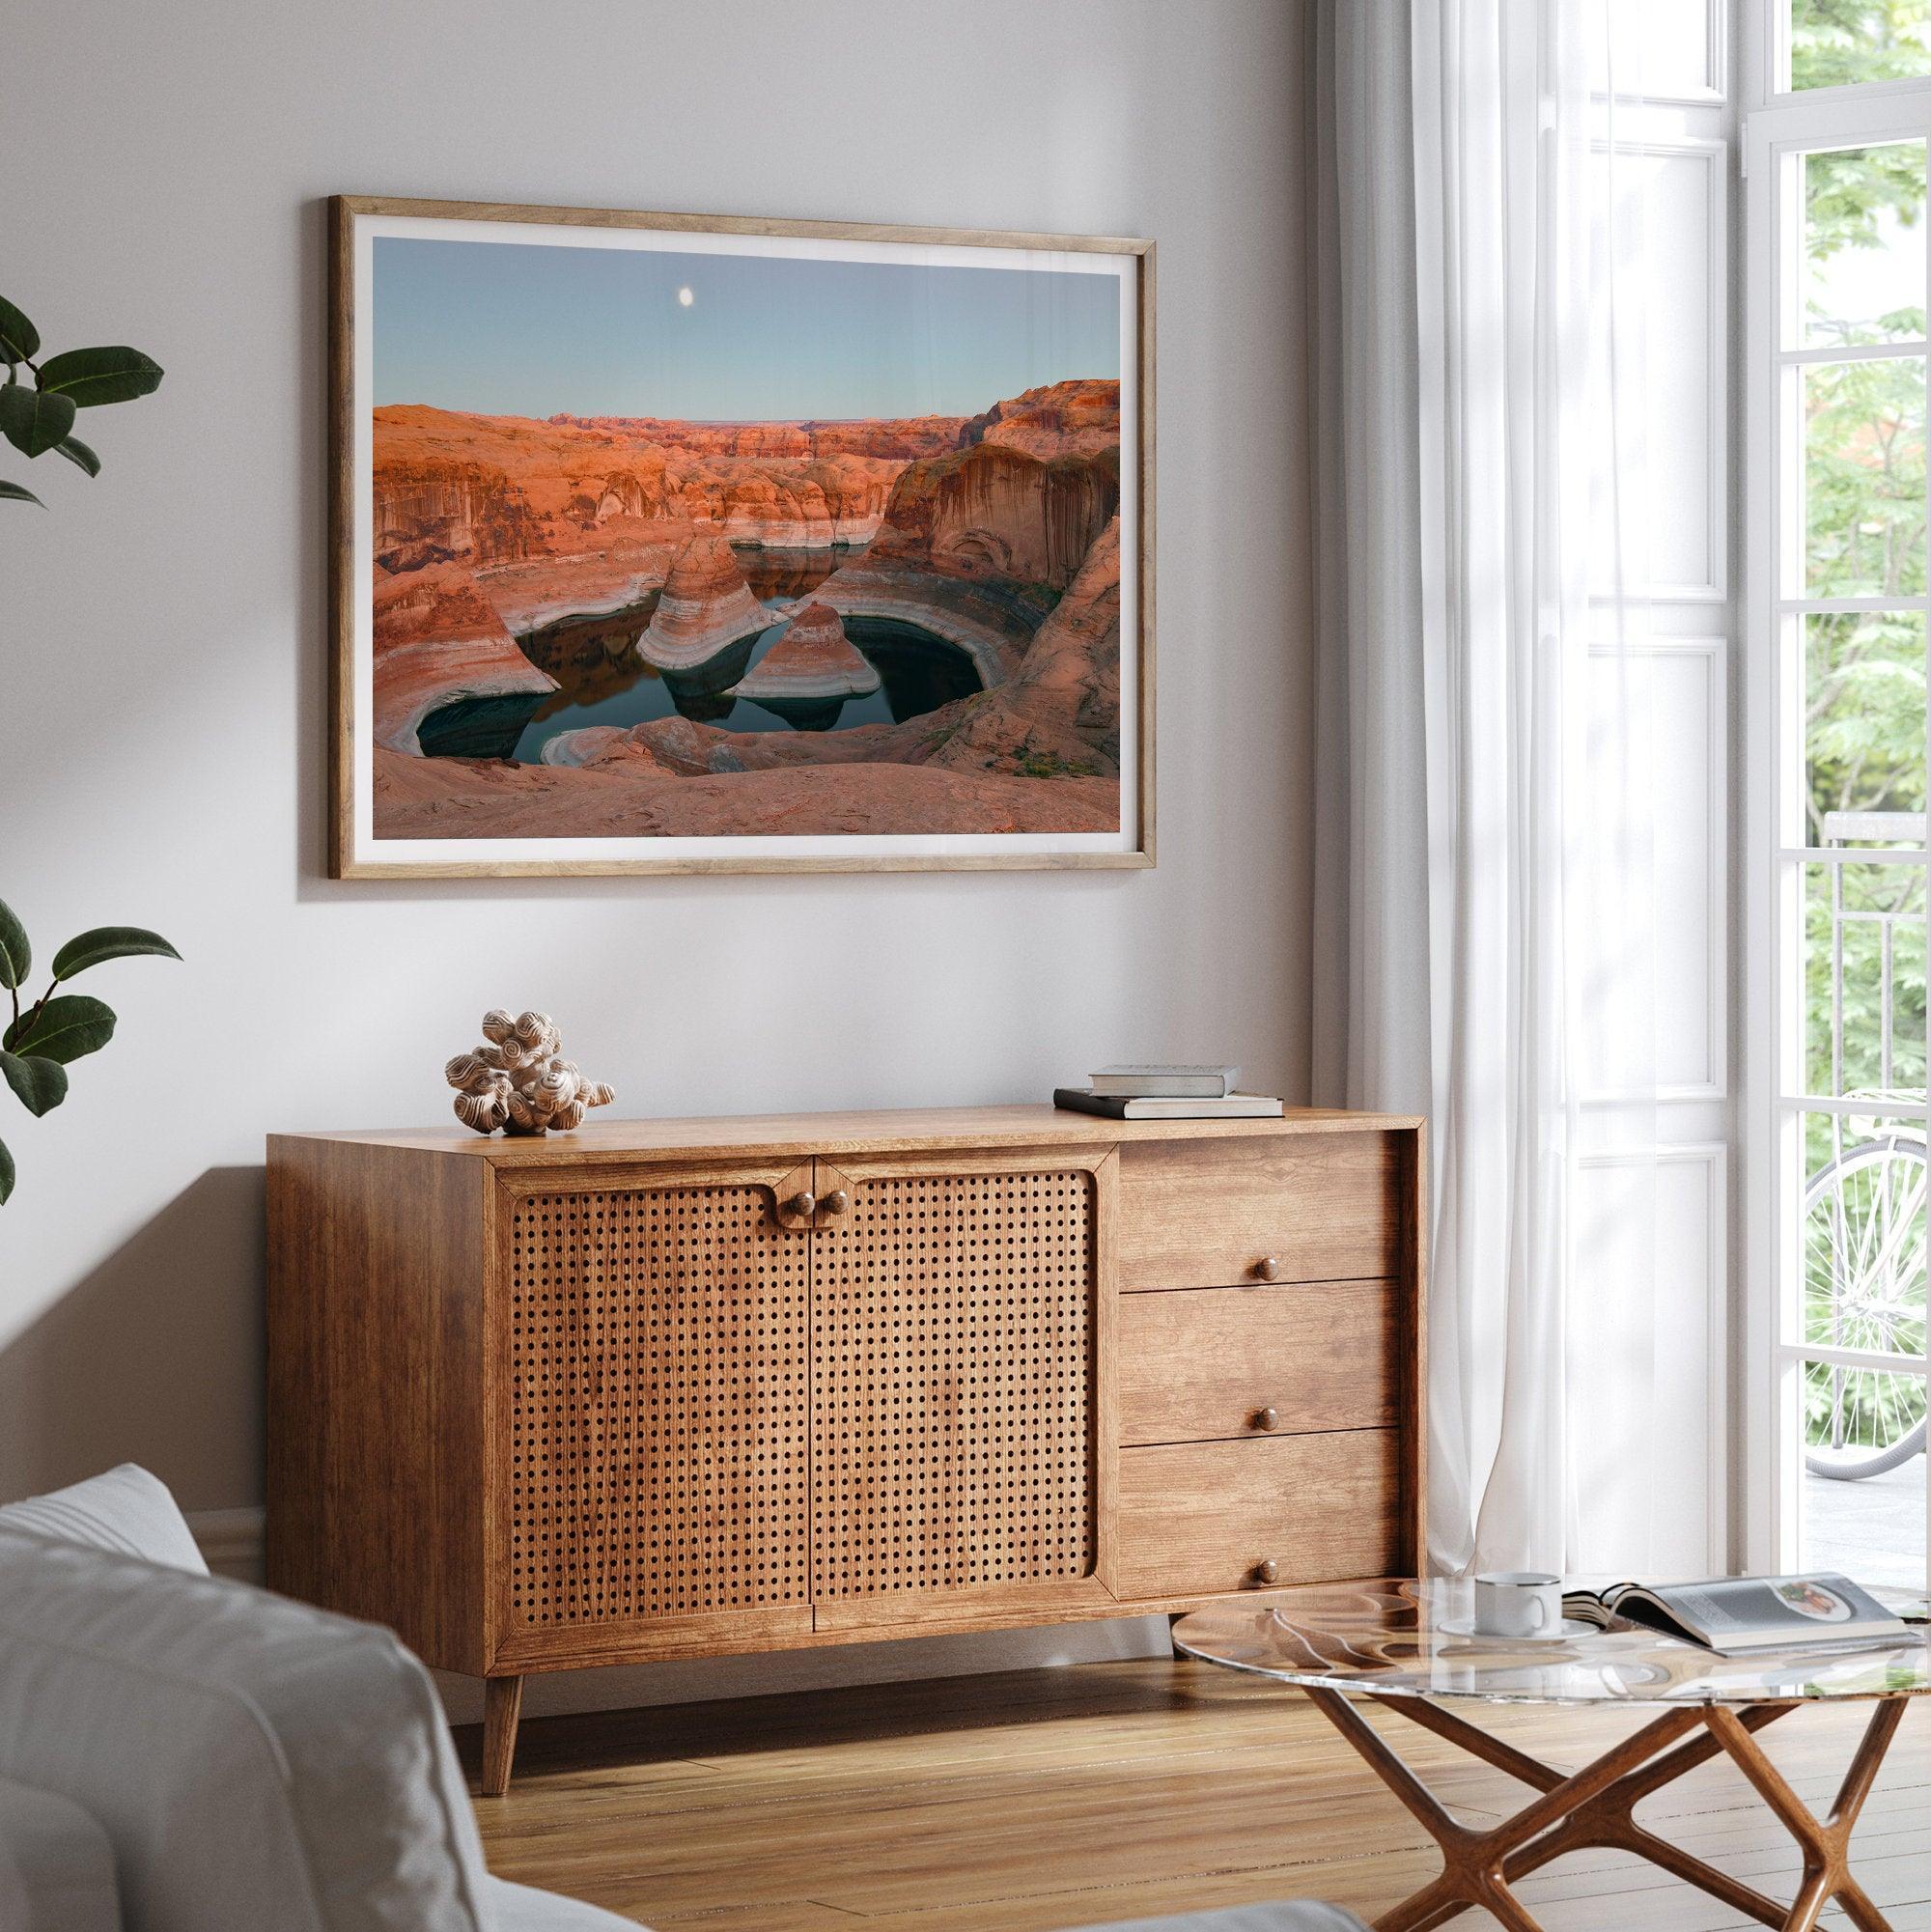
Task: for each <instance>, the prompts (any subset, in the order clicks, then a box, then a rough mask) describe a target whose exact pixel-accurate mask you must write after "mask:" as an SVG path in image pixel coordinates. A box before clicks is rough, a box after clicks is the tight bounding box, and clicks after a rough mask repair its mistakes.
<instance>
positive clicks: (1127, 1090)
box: [1052, 1066, 1283, 1120]
mask: <svg viewBox="0 0 1931 1932" xmlns="http://www.w3.org/2000/svg"><path fill="white" fill-rule="evenodd" d="M1240 1074H1241V1070H1240V1068H1238V1067H1156V1066H1148V1067H1139V1066H1119V1067H1102V1068H1100V1070H1099V1071H1098V1072H1097V1073H1093V1074H1089V1075H1088V1076H1087V1078H1088V1080H1089V1081H1090V1084H1089V1085H1087V1086H1083V1087H1055V1088H1054V1089H1053V1095H1052V1104H1053V1106H1062V1107H1069V1108H1071V1109H1072V1110H1073V1111H1075V1112H1076V1113H1098V1114H1104V1115H1105V1117H1106V1118H1107V1119H1108V1120H1269V1119H1277V1118H1278V1117H1279V1116H1280V1114H1281V1113H1282V1111H1283V1108H1282V1106H1281V1104H1280V1102H1279V1101H1278V1100H1275V1099H1273V1098H1272V1097H1271V1096H1270V1095H1267V1094H1244V1093H1239V1092H1237V1091H1236V1090H1235V1087H1234V1082H1235V1081H1236V1080H1237V1079H1239V1078H1240Z"/></svg>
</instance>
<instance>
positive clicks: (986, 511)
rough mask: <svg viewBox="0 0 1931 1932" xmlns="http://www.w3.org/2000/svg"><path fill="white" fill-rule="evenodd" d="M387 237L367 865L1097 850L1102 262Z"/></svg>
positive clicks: (372, 420)
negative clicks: (406, 858) (550, 857)
mask: <svg viewBox="0 0 1931 1932" xmlns="http://www.w3.org/2000/svg"><path fill="white" fill-rule="evenodd" d="M449 225H450V224H434V228H435V229H440V228H444V227H447V226H449ZM387 226H389V227H391V228H401V229H402V230H403V231H404V232H402V233H400V234H393V233H378V234H377V235H376V236H375V237H374V238H371V239H370V240H368V241H366V242H365V243H364V244H363V253H362V257H361V260H362V262H363V264H364V265H365V266H364V275H365V277H366V278H367V283H368V286H367V287H366V289H365V290H364V292H363V294H362V295H361V297H360V307H361V309H362V311H363V314H362V318H361V320H362V340H363V341H364V342H365V343H366V353H365V355H364V357H363V360H362V363H361V368H362V371H363V372H364V377H363V379H364V383H365V385H366V388H365V393H364V394H362V395H358V396H357V398H356V408H357V411H358V413H360V414H361V417H362V421H361V425H360V434H361V436H362V441H361V448H362V449H363V450H364V451H365V452H366V458H365V460H366V464H367V468H366V486H365V487H366V494H365V495H364V496H363V498H362V500H363V502H364V503H365V504H366V510H365V511H364V512H363V519H364V520H363V523H362V527H361V528H360V529H358V530H357V531H356V532H354V536H355V537H356V539H357V541H356V543H355V546H354V547H355V550H356V552H357V553H358V554H357V556H356V559H355V574H356V582H355V584H354V586H353V591H354V594H355V595H356V596H357V597H358V598H359V599H366V602H363V603H361V604H360V606H359V607H358V608H356V609H355V610H353V611H352V613H351V615H352V617H353V620H354V629H353V634H352V637H351V638H350V646H351V649H352V650H353V652H354V654H355V656H354V660H353V664H352V669H353V673H354V685H353V692H354V700H353V701H352V702H351V703H350V706H349V712H350V716H351V717H352V718H353V720H354V729H353V731H352V733H350V734H349V735H348V738H347V742H343V743H340V744H339V745H338V757H340V758H346V759H350V760H352V761H353V769H352V771H351V773H350V776H351V780H352V784H353V787H354V797H355V815H356V823H355V826H354V827H353V829H354V830H356V831H357V832H359V833H360V834H362V835H363V840H364V848H363V849H364V850H365V851H369V852H373V854H375V855H376V856H377V857H378V858H379V857H380V856H381V855H383V854H387V853H395V854H404V853H406V854H410V855H411V856H416V855H423V854H427V855H428V856H429V857H430V858H431V859H433V858H434V856H435V854H438V853H442V854H445V855H447V856H448V857H449V858H450V859H451V860H452V861H453V862H455V863H456V864H461V863H462V860H463V859H464V858H465V857H467V856H470V855H476V856H486V857H487V856H496V857H502V858H504V859H506V860H508V861H512V862H511V863H507V864H505V866H504V867H503V869H505V870H513V869H517V868H516V866H515V864H514V861H515V860H516V859H518V857H525V856H528V857H532V858H534V859H535V860H536V861H537V862H538V863H541V861H542V859H543V857H544V856H545V855H546V854H560V855H561V854H567V855H569V856H571V857H572V858H574V859H582V858H583V857H584V855H585V854H588V855H589V857H590V859H591V861H592V862H594V860H595V859H596V858H597V857H599V856H602V855H603V854H616V853H618V852H623V853H626V854H630V853H635V854H642V855H644V856H645V857H646V858H648V857H650V856H651V855H653V854H657V853H659V852H663V853H670V852H673V851H674V852H675V853H676V854H679V855H680V856H686V857H688V856H693V855H695V856H700V857H701V856H704V855H707V854H719V855H726V854H747V855H750V856H753V857H755V856H767V857H770V858H772V859H773V861H774V862H777V863H782V862H783V861H784V859H785V858H786V856H787V855H788V854H810V855H812V856H815V857H817V858H819V859H820V860H821V861H822V860H823V859H824V858H825V857H826V855H827V854H830V855H835V854H837V853H839V852H840V851H841V850H846V849H849V850H851V851H853V852H854V853H862V854H881V853H882V854H893V853H895V852H896V853H904V852H910V853H914V854H925V853H932V854H939V855H941V856H942V855H945V854H961V853H963V854H986V853H988V852H993V853H997V852H998V851H999V850H1000V849H1001V847H1002V846H1003V844H1004V843H1005V842H1012V847H1013V849H1014V850H1015V851H1016V852H1023V853H1025V854H1027V855H1028V858H1029V859H1030V860H1031V862H1038V860H1037V858H1036V857H1033V856H1032V855H1034V854H1046V855H1048V856H1049V855H1050V854H1052V853H1053V852H1055V851H1064V852H1066V853H1069V854H1084V853H1091V852H1095V851H1099V852H1105V851H1108V850H1119V849H1121V847H1122V846H1123V845H1124V846H1127V847H1131V845H1132V844H1133V833H1134V829H1135V826H1136V823H1137V817H1138V807H1137V799H1136V798H1132V797H1130V796H1127V795H1126V794H1124V793H1123V776H1124V777H1125V778H1126V779H1127V780H1128V782H1129V784H1130V785H1131V784H1132V782H1133V780H1134V779H1136V776H1137V772H1136V768H1135V765H1134V746H1133V731H1132V717H1133V711H1134V706H1135V702H1136V700H1137V699H1138V697H1139V695H1140V694H1139V692H1138V689H1137V686H1136V682H1135V680H1136V678H1137V672H1138V663H1139V650H1138V638H1137V636H1136V635H1135V634H1133V630H1134V626H1133V615H1132V614H1133V612H1134V611H1135V610H1136V602H1135V600H1134V597H1133V587H1134V583H1135V572H1136V570H1137V542H1136V539H1137V530H1136V527H1135V521H1134V518H1133V503H1134V501H1135V500H1136V490H1135V485H1136V482H1137V472H1136V470H1134V468H1133V465H1134V464H1136V463H1137V461H1138V446H1139V440H1140V438H1139V431H1138V424H1137V421H1136V418H1135V412H1134V411H1133V408H1132V403H1131V397H1130V398H1129V406H1128V409H1127V411H1126V412H1125V413H1126V414H1127V415H1128V416H1129V418H1130V421H1129V422H1128V424H1127V426H1126V430H1127V434H1125V435H1124V436H1123V395H1122V388H1123V385H1122V368H1123V360H1124V359H1125V358H1126V357H1127V356H1128V355H1129V354H1130V351H1131V346H1132V338H1131V319H1130V321H1129V324H1128V326H1126V327H1123V321H1122V318H1123V313H1127V312H1128V311H1129V310H1130V306H1131V304H1132V303H1133V283H1132V281H1131V279H1130V278H1129V277H1127V276H1124V275H1121V274H1119V273H1116V272H1108V271H1106V269H1105V266H1103V267H1102V268H1101V269H1100V270H1098V271H1096V270H1095V269H1093V268H1090V267H1085V266H1076V267H1074V268H1070V269H1068V268H1062V267H1060V266H1058V265H1059V264H1060V263H1062V262H1064V261H1065V260H1067V259H1068V258H1066V257H1064V256H1061V255H1056V254H1055V255H1053V256H1052V257H1051V258H1050V262H1051V264H1052V266H1044V265H1035V264H1034V263H1032V262H1030V261H1025V262H1024V263H1023V266H1009V264H1011V263H1012V262H1013V261H1014V259H1015V252H1014V251H1011V250H999V251H996V257H995V259H996V262H997V264H998V266H978V264H977V263H976V262H971V263H969V265H962V264H961V263H960V261H959V260H958V259H957V258H959V257H962V256H965V254H966V251H965V250H960V249H954V250H947V251H938V250H932V249H912V250H906V251H904V254H905V256H906V259H903V260H895V259H891V254H890V251H877V252H880V253H882V254H883V255H884V256H885V259H876V260H875V259H854V255H853V254H852V253H851V252H847V253H844V254H836V253H833V254H829V255H825V254H820V253H817V252H813V253H797V252H791V253H782V252H780V253H767V252H759V251H754V250H753V249H751V248H748V247H740V248H739V249H738V250H736V251H732V252H706V251H705V250H703V249H701V248H699V247H698V246H696V245H693V243H692V242H691V239H690V238H688V237H686V236H674V237H662V236H656V235H652V236H648V237H637V236H634V235H629V236H620V237H618V238H616V240H617V244H618V245H608V243H607V241H606V244H605V245H599V246H587V245H580V244H579V245H572V243H571V242H570V241H563V242H558V241H553V240H548V239H546V240H543V241H541V242H523V241H521V240H502V239H492V240H469V239H450V238H444V237H443V236H442V235H441V234H440V233H431V234H424V235H418V234H413V233H409V232H408V229H409V226H410V224H408V223H406V222H401V223H396V222H391V223H389V224H387ZM492 226H493V224H492ZM510 232H511V233H512V234H515V233H516V230H514V229H512V230H511V231H510ZM600 239H604V238H600ZM640 244H641V245H640ZM827 245H828V244H827ZM935 257H938V259H936V260H935V259H934V258H935ZM1076 259H1077V258H1076ZM1129 366H1130V365H1129ZM1123 449H1124V451H1125V453H1126V462H1127V465H1128V467H1127V469H1126V470H1125V471H1124V472H1123ZM1123 477H1124V481H1123ZM1123 605H1124V610H1125V613H1126V615H1125V619H1124V621H1123ZM1123 632H1124V633H1125V634H1123ZM1123 732H1124V733H1125V739H1126V742H1125V743H1124V744H1123ZM979 862H987V861H986V860H985V859H984V858H981V859H980V860H979ZM991 862H999V860H998V859H997V858H996V857H994V858H993V860H992V861H991ZM468 869H474V868H473V867H471V868H468Z"/></svg>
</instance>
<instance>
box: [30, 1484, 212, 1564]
mask: <svg viewBox="0 0 1931 1932" xmlns="http://www.w3.org/2000/svg"><path fill="white" fill-rule="evenodd" d="M0 1526H6V1527H9V1528H14V1529H31V1530H32V1531H34V1533H35V1534H36V1535H39V1536H52V1537H54V1538H56V1539H57V1540H58V1541H60V1542H62V1543H84V1544H86V1545H87V1546H88V1547H89V1548H90V1549H93V1550H118V1551H120V1552H121V1554H123V1555H125V1556H145V1557H146V1558H147V1559H148V1561H149V1562H151V1563H166V1564H167V1565H168V1566H169V1567H170V1568H171V1569H176V1570H192V1571H193V1572H194V1574H195V1575H196V1576H197V1577H205V1576H207V1575H208V1564H207V1562H206V1561H205V1560H204V1559H203V1557H202V1554H201V1551H200V1549H199V1548H198V1547H197V1545H196V1543H195V1540H194V1532H193V1531H192V1530H191V1529H189V1527H188V1526H187V1518H186V1517H184V1516H183V1515H182V1513H181V1510H180V1508H179V1507H178V1506H177V1504H176V1502H175V1499H174V1498H173V1497H172V1496H171V1495H169V1493H168V1486H167V1484H166V1483H164V1482H162V1481H161V1479H160V1478H159V1477H158V1476H151V1475H150V1474H149V1473H148V1472H147V1470H144V1469H142V1468H141V1466H140V1465H139V1464H138V1463H123V1464H122V1465H121V1467H120V1468H119V1469H118V1470H108V1471H107V1472H106V1473H105V1474H104V1475H98V1476H89V1477H88V1479H87V1480H86V1481H85V1482H77V1483H74V1484H72V1485H71V1486H70V1487H69V1488H67V1489H57V1490H51V1491H49V1492H48V1493H47V1494H46V1495H45V1496H30V1497H28V1498H27V1499H26V1500H25V1501H24V1502H10V1503H8V1504H7V1506H6V1507H5V1508H4V1509H0Z"/></svg>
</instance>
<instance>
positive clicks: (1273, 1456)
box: [1118, 1429, 1413, 1597]
mask: <svg viewBox="0 0 1931 1932" xmlns="http://www.w3.org/2000/svg"><path fill="white" fill-rule="evenodd" d="M1399 1442H1400V1435H1399V1432H1398V1431H1396V1430H1393V1429H1351V1430H1345V1431H1342V1432H1340V1433H1338V1434H1334V1435H1327V1436H1280V1437H1273V1438H1270V1439H1269V1440H1266V1441H1262V1442H1192V1443H1181V1444H1174V1445H1169V1446H1166V1447H1161V1448H1140V1449H1122V1450H1121V1451H1120V1478H1119V1480H1120V1509H1119V1565H1118V1568H1119V1586H1118V1587H1119V1594H1120V1595H1121V1596H1122V1597H1195V1596H1209V1595H1214V1594H1216V1593H1218V1592H1220V1591H1226V1590H1241V1589H1255V1588H1259V1587H1263V1586H1264V1584H1265V1582H1266V1581H1267V1580H1266V1579H1264V1578H1262V1577H1261V1575H1260V1574H1259V1566H1260V1565H1261V1564H1262V1563H1264V1562H1267V1561H1270V1560H1272V1561H1273V1564H1274V1575H1273V1579H1272V1581H1273V1582H1274V1583H1276V1584H1282V1583H1319V1582H1332V1581H1333V1580H1335V1579H1337V1578H1342V1577H1385V1576H1389V1575H1397V1574H1402V1573H1405V1572H1406V1571H1408V1570H1409V1569H1411V1568H1413V1564H1412V1563H1411V1562H1410V1561H1409V1560H1408V1558H1409V1551H1408V1549H1407V1538H1406V1536H1405V1535H1404V1533H1403V1530H1402V1526H1401V1522H1400V1508H1401V1479H1400V1470H1399V1466H1398V1454H1397V1451H1398V1445H1399Z"/></svg>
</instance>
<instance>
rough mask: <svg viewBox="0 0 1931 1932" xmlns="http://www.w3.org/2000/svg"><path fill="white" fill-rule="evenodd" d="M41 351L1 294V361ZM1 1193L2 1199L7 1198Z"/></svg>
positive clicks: (35, 333)
mask: <svg viewBox="0 0 1931 1932" xmlns="http://www.w3.org/2000/svg"><path fill="white" fill-rule="evenodd" d="M40 352H41V332H40V330H39V329H37V328H36V327H35V326H34V325H33V323H32V322H29V321H28V320H27V319H26V317H25V316H23V315H22V314H21V313H20V311H19V310H18V309H16V308H15V307H14V304H13V303H12V302H10V301H9V300H7V298H6V297H5V296H4V295H0V361H6V362H26V361H28V360H30V359H31V358H32V357H34V356H36V355H38V354H40ZM6 1198H7V1197H6V1195H5V1194H0V1201H4V1200H5V1199H6Z"/></svg>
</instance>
